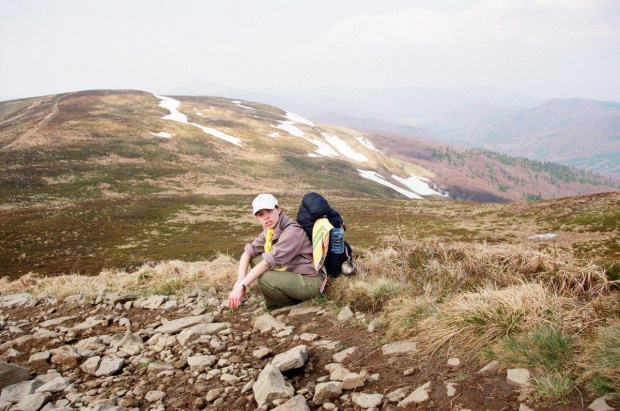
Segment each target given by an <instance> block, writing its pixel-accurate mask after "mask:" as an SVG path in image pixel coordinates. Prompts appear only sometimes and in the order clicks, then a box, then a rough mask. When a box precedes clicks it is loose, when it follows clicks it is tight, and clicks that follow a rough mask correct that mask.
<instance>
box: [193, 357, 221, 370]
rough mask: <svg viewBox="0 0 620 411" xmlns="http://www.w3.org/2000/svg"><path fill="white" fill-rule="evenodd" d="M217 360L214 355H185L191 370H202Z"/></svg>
mask: <svg viewBox="0 0 620 411" xmlns="http://www.w3.org/2000/svg"><path fill="white" fill-rule="evenodd" d="M216 362H217V357H216V356H215V355H194V356H192V357H187V365H189V368H190V369H191V370H192V371H199V372H202V371H204V370H205V369H207V368H209V367H211V366H212V365H213V364H215V363H216Z"/></svg>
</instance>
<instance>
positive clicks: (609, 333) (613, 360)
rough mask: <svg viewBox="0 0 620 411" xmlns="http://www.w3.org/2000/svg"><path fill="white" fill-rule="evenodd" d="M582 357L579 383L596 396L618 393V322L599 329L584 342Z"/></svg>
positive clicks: (619, 354) (619, 344)
mask: <svg viewBox="0 0 620 411" xmlns="http://www.w3.org/2000/svg"><path fill="white" fill-rule="evenodd" d="M584 348H585V349H584V355H583V357H582V358H581V361H579V363H580V365H581V366H582V367H583V369H584V373H583V374H582V375H581V381H582V382H585V383H586V386H587V387H588V389H589V390H590V391H591V392H593V393H595V394H596V395H604V394H608V393H616V395H618V394H619V393H620V320H619V319H614V320H612V321H610V322H609V324H608V325H606V326H604V327H599V328H598V329H597V330H596V332H595V334H594V336H593V337H592V338H591V339H590V340H588V341H585V342H584Z"/></svg>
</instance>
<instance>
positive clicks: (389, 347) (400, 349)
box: [381, 341, 417, 355]
mask: <svg viewBox="0 0 620 411" xmlns="http://www.w3.org/2000/svg"><path fill="white" fill-rule="evenodd" d="M416 350H417V344H416V343H414V342H412V341H398V342H393V343H390V344H385V345H384V346H382V347H381V351H383V355H397V354H411V353H414V352H415V351H416Z"/></svg>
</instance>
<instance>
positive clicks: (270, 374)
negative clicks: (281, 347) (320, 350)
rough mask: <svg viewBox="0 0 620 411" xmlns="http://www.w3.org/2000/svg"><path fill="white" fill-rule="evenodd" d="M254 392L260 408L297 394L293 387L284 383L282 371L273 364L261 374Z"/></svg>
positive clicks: (267, 366) (253, 388)
mask: <svg viewBox="0 0 620 411" xmlns="http://www.w3.org/2000/svg"><path fill="white" fill-rule="evenodd" d="M252 390H253V391H254V399H256V402H257V403H258V406H259V407H262V406H263V405H265V404H269V403H271V401H274V400H277V399H280V398H291V397H292V396H293V394H294V393H295V390H294V389H293V387H292V386H291V385H290V384H287V383H286V382H285V381H284V376H283V375H282V373H281V372H280V370H278V369H277V368H276V367H274V366H273V365H271V364H267V365H266V366H265V368H263V370H262V371H261V372H260V374H259V375H258V379H257V380H256V383H254V386H253V387H252Z"/></svg>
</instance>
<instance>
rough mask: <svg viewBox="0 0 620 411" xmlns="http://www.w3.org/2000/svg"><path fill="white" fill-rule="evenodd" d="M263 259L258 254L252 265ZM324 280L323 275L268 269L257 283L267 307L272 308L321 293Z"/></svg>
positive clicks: (295, 302)
mask: <svg viewBox="0 0 620 411" xmlns="http://www.w3.org/2000/svg"><path fill="white" fill-rule="evenodd" d="M261 261H263V258H262V257H261V256H260V255H259V256H256V257H254V258H253V259H252V261H251V263H250V266H251V267H254V266H256V265H257V264H258V263H260V262H261ZM322 281H323V276H322V275H317V276H316V277H308V276H306V275H301V274H295V273H291V272H289V271H274V270H267V271H265V272H264V273H263V275H261V276H260V277H258V280H257V283H258V288H259V289H260V291H261V293H263V297H265V308H269V309H271V308H278V307H283V306H286V305H294V304H297V303H300V302H302V301H306V300H309V299H311V298H312V297H315V296H317V295H319V288H320V287H321V282H322Z"/></svg>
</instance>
